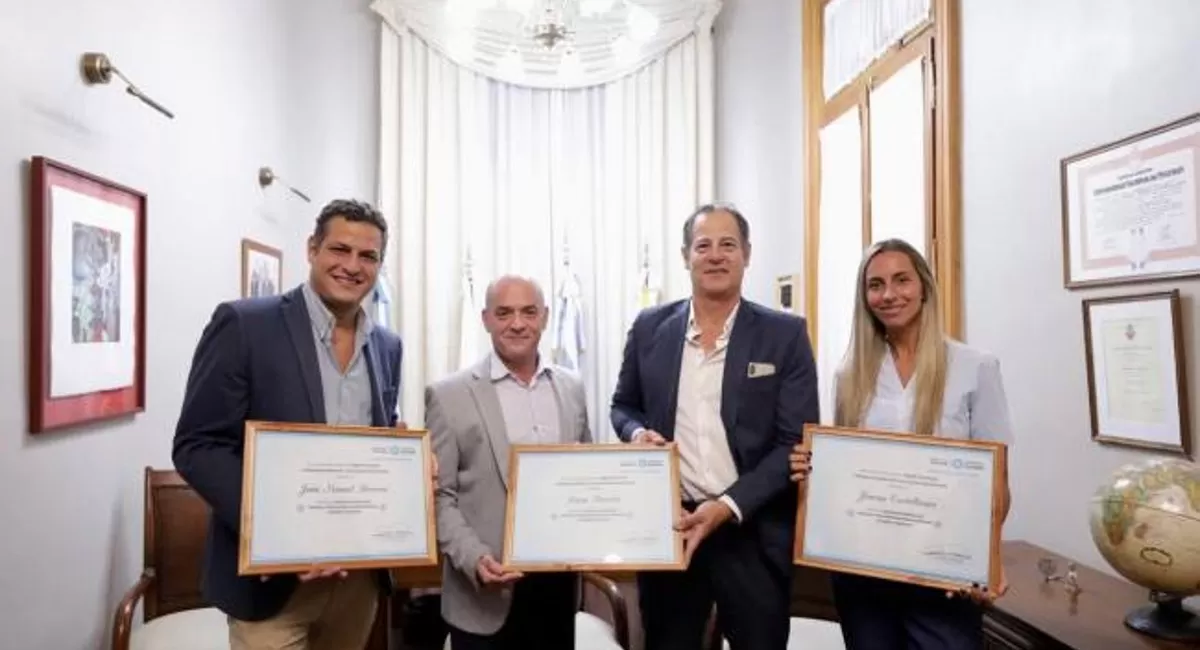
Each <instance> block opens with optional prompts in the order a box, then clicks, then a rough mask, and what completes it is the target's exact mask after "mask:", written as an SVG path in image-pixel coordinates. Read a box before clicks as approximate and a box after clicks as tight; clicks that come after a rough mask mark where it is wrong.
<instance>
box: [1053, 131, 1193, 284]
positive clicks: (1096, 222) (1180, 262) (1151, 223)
mask: <svg viewBox="0 0 1200 650" xmlns="http://www.w3.org/2000/svg"><path fill="white" fill-rule="evenodd" d="M1061 183H1062V232H1063V276H1064V282H1065V284H1066V286H1067V288H1069V289H1074V288H1078V287H1086V286H1097V285H1108V284H1117V283H1123V282H1140V281H1148V280H1161V279H1164V278H1181V277H1187V276H1196V275H1200V210H1198V207H1200V113H1197V114H1195V115H1190V116H1188V117H1185V118H1183V119H1181V120H1177V121H1175V122H1172V123H1170V124H1166V125H1163V126H1159V127H1157V128H1154V129H1151V130H1149V131H1145V132H1143V133H1138V134H1136V135H1133V136H1130V137H1128V138H1125V139H1124V140H1120V141H1118V142H1114V143H1111V144H1106V145H1103V146H1100V147H1097V148H1094V149H1090V150H1088V151H1085V152H1083V153H1079V154H1076V155H1074V156H1071V157H1069V158H1067V159H1065V160H1063V161H1062V163H1061Z"/></svg>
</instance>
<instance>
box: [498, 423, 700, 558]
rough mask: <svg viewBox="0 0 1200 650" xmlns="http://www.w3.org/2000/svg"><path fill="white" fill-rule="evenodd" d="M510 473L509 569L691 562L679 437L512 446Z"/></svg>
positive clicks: (506, 553) (506, 551)
mask: <svg viewBox="0 0 1200 650" xmlns="http://www.w3.org/2000/svg"><path fill="white" fill-rule="evenodd" d="M508 476H509V491H508V506H507V512H506V514H505V516H506V520H505V531H504V555H503V558H504V559H503V560H502V564H504V566H505V567H506V568H508V569H510V570H515V571H526V572H529V571H599V572H627V571H655V570H660V571H661V570H667V571H670V570H678V571H681V570H683V569H684V568H686V567H685V566H684V563H683V537H682V536H681V535H680V534H679V533H678V532H676V531H675V523H676V522H678V521H679V517H680V515H681V513H680V510H681V508H682V505H681V502H680V493H679V456H678V452H677V451H676V449H675V445H674V444H667V445H665V446H662V447H659V446H657V445H638V444H588V445H581V444H569V445H513V446H512V447H511V450H510V452H509V474H508Z"/></svg>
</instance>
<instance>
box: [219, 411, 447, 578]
mask: <svg viewBox="0 0 1200 650" xmlns="http://www.w3.org/2000/svg"><path fill="white" fill-rule="evenodd" d="M430 467H431V460H430V449H429V441H428V435H427V434H425V433H424V432H412V431H407V432H402V431H399V430H397V429H381V428H370V427H324V426H315V425H302V424H276V423H271V424H268V423H253V424H252V425H248V426H247V446H246V454H245V461H244V474H245V480H244V481H243V505H242V531H241V549H240V553H239V573H240V574H242V575H249V574H256V573H276V572H285V571H293V570H297V569H298V568H299V569H301V570H306V569H307V568H310V567H312V566H314V565H326V566H330V565H333V566H339V567H342V568H346V569H352V568H389V567H403V566H415V565H424V564H436V561H437V549H436V546H435V543H436V542H435V537H434V530H433V525H432V516H433V506H432V498H433V495H432V488H431V486H430V482H429V468H430Z"/></svg>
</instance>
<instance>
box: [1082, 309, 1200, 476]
mask: <svg viewBox="0 0 1200 650" xmlns="http://www.w3.org/2000/svg"><path fill="white" fill-rule="evenodd" d="M1161 301H1166V302H1167V303H1168V304H1169V305H1170V311H1171V336H1172V341H1171V352H1172V355H1171V360H1172V362H1173V363H1174V365H1175V367H1174V371H1175V372H1174V375H1175V390H1176V399H1177V400H1178V402H1177V403H1178V404H1179V421H1178V424H1179V444H1177V445H1175V444H1159V443H1155V442H1149V441H1146V440H1138V439H1137V438H1127V437H1125V436H1121V435H1113V434H1106V433H1104V432H1102V431H1100V413H1099V408H1100V404H1099V400H1098V398H1097V396H1096V360H1095V358H1094V357H1093V355H1092V340H1093V337H1092V307H1096V306H1100V305H1112V304H1118V303H1137V302H1161ZM1164 343H1165V342H1164ZM1083 349H1084V360H1085V362H1086V366H1087V388H1088V414H1089V416H1090V420H1091V429H1092V440H1093V441H1094V442H1098V443H1100V444H1104V445H1116V446H1122V447H1129V448H1133V449H1145V450H1150V451H1162V452H1166V453H1169V454H1176V455H1179V456H1183V457H1184V458H1186V459H1188V460H1191V459H1192V427H1191V416H1190V409H1189V408H1188V397H1189V395H1188V385H1187V383H1188V382H1187V370H1186V367H1187V361H1186V359H1187V357H1186V355H1185V352H1184V347H1183V307H1182V304H1181V298H1180V293H1179V289H1169V290H1167V291H1155V292H1152V293H1137V294H1129V295H1120V296H1108V297H1104V298H1088V299H1086V300H1084V301H1083Z"/></svg>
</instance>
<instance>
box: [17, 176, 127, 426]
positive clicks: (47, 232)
mask: <svg viewBox="0 0 1200 650" xmlns="http://www.w3.org/2000/svg"><path fill="white" fill-rule="evenodd" d="M30 208H31V210H30V212H31V214H30V227H29V233H30V253H29V285H30V286H29V297H30V298H29V300H30V304H29V309H28V314H29V337H30V338H29V341H30V347H29V431H30V433H34V434H36V433H42V432H45V431H51V430H55V429H62V428H66V427H72V426H77V425H81V424H86V423H91V422H97V421H101V420H109V419H112V418H118V417H123V416H129V415H133V414H136V413H140V412H142V411H143V410H145V406H146V195H145V194H144V193H143V192H140V191H138V190H135V189H131V188H129V187H125V186H124V185H120V184H117V183H115V182H113V181H111V180H108V179H105V178H102V177H100V176H97V175H95V174H91V173H89V172H85V171H82V170H80V169H76V168H74V167H71V166H69V165H66V164H64V163H61V162H57V161H54V160H51V159H49V158H46V157H44V156H35V157H34V158H33V159H32V160H31V162H30Z"/></svg>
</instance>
